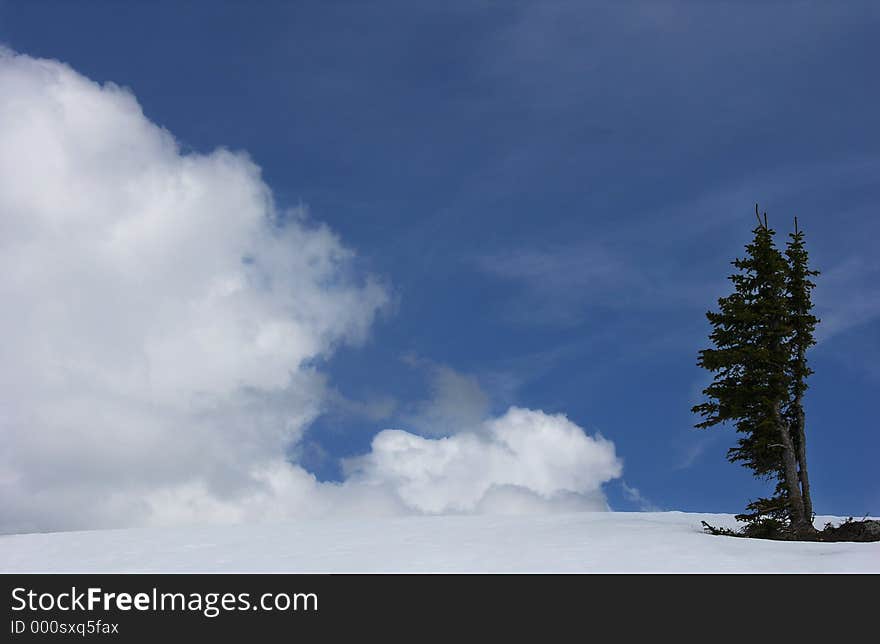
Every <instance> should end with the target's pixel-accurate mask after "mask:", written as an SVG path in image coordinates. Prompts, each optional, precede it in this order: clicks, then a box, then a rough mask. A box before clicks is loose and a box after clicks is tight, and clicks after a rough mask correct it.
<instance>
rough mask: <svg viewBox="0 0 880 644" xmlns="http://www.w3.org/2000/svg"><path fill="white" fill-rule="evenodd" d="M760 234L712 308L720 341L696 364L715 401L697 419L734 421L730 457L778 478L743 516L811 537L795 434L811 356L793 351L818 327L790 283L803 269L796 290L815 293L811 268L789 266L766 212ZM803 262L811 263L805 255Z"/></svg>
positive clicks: (706, 422)
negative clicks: (800, 313)
mask: <svg viewBox="0 0 880 644" xmlns="http://www.w3.org/2000/svg"><path fill="white" fill-rule="evenodd" d="M756 213H757V207H756ZM753 233H754V238H753V240H752V242H751V243H750V244H748V245H747V246H746V256H745V258H743V259H737V260H735V261H734V262H733V265H734V267H735V268H736V269H737V272H736V273H734V274H732V275H731V276H730V278H729V279H730V281H731V282H732V283H733V286H734V291H733V293H731V294H730V295H729V296H727V297H722V298H720V299H719V300H718V311H717V312H715V311H709V312H707V313H706V317H707V318H708V320H709V322H710V324H711V325H712V332H711V334H710V336H709V339H710V340H711V342H712V344H713V345H714V348H711V349H704V350H702V351H700V353H699V359H698V362H697V364H698V365H699V366H700V367H703V368H704V369H707V370H709V371H711V372H712V373H714V374H715V376H714V379H713V382H712V383H711V384H710V385H709V386H708V387H707V388H706V389H704V390H703V393H704V394H705V396H706V397H707V399H708V400H707V401H706V402H704V403H702V404H699V405H696V406H695V407H694V408H693V411H694V412H696V413H699V414H700V416H701V417H702V419H703V420H702V421H701V422H699V423H698V424H697V425H696V426H697V427H699V428H707V427H713V426H715V425H718V424H722V423H728V422H730V423H733V424H734V425H735V427H736V431H737V433H739V434H740V436H739V438H738V440H737V445H736V447H732V448H731V449H730V450H728V454H727V458H728V460H730V461H731V462H734V463H735V462H739V463H742V464H743V465H744V466H746V467H748V468H750V469H751V470H752V471H753V472H754V474H755V476H757V477H759V478H762V479H765V480H769V481H775V482H776V487H775V490H774V493H773V496H772V497H770V498H762V499H758V500H757V501H753V502H752V503H750V504H749V506H748V509H749V510H750V512H749V513H746V514H741V515H738V517H737V518H739V519H741V520H744V521H747V522H748V523H749V525H750V526H751V527H755V526H760V525H762V524H763V523H765V522H767V521H768V520H769V521H772V522H774V524H775V525H784V526H785V529H786V530H788V531H791V532H792V533H794V534H795V535H796V536H799V537H803V538H808V537H809V536H810V535H811V534H812V533H814V532H815V530H814V528H813V526H812V523H811V519H812V515H811V512H810V513H809V514H808V513H807V512H806V510H805V506H804V495H803V494H802V479H801V478H800V472H803V475H804V477H806V471H807V470H806V463H805V462H804V461H802V467H801V468H799V467H798V463H799V460H798V454H799V453H800V451H799V450H800V448H801V447H805V442H804V441H803V440H802V439H800V438H797V439H796V438H795V436H798V437H799V436H800V435H799V434H798V433H797V430H793V426H795V427H802V426H803V424H802V423H799V421H795V424H793V422H792V420H793V419H794V418H800V417H801V416H802V409H801V412H800V413H801V416H799V411H798V409H799V407H798V405H799V402H798V403H797V404H795V400H797V401H799V400H800V398H797V397H796V394H797V392H798V391H801V393H802V390H801V389H800V388H799V385H796V384H795V381H797V378H795V377H794V374H796V373H797V374H800V375H801V376H803V378H805V377H806V375H807V374H806V372H805V371H803V369H804V368H805V367H806V363H805V361H799V360H796V359H793V358H792V352H793V351H794V353H795V355H797V347H798V346H800V344H799V343H803V342H805V341H807V340H808V339H812V335H811V329H812V327H810V325H809V320H808V319H807V317H800V318H797V319H795V318H796V316H792V315H791V313H790V309H791V308H792V307H800V309H799V310H806V312H807V314H808V313H809V307H807V308H806V309H804V304H803V301H802V300H801V298H800V295H798V296H797V297H794V296H792V295H790V294H789V288H790V287H794V286H796V284H797V283H798V280H799V279H800V276H804V279H805V283H804V285H803V287H804V288H802V289H801V290H800V291H797V292H798V293H801V292H804V293H806V295H807V299H809V288H810V287H809V286H808V285H807V284H806V283H808V282H809V280H808V277H809V275H810V274H811V273H809V272H807V273H803V272H802V271H801V270H800V269H798V270H793V269H792V270H790V269H789V264H788V262H787V261H786V258H785V257H784V256H783V255H782V253H780V252H779V250H778V249H777V248H776V246H775V244H774V235H775V231H773V230H772V229H771V228H769V226H768V225H767V219H766V213H765V215H764V221H763V222H762V221H761V220H760V218H759V223H758V226H757V227H756V228H755V229H754V231H753ZM790 250H791V248H790ZM792 252H793V253H795V254H796V255H797V253H799V252H801V251H800V250H798V247H797V246H795V247H794V249H793V250H792ZM798 257H800V255H798ZM797 265H798V266H800V264H799V263H798V264H797ZM803 266H804V270H805V268H806V264H805V255H804V264H803ZM796 325H799V326H798V327H797V329H800V333H798V332H797V329H796ZM795 338H799V340H797V341H795ZM801 380H802V378H801ZM804 480H806V478H804Z"/></svg>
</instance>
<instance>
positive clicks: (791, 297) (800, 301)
mask: <svg viewBox="0 0 880 644" xmlns="http://www.w3.org/2000/svg"><path fill="white" fill-rule="evenodd" d="M785 256H786V258H787V260H788V273H787V275H786V290H787V292H788V311H789V316H790V318H789V319H790V325H791V329H792V334H791V339H790V348H789V355H790V359H789V360H790V361H789V371H790V374H789V378H790V385H789V387H790V391H789V400H790V402H789V406H788V409H787V410H786V418H787V419H788V422H789V424H790V426H791V428H792V438H793V440H794V444H795V450H796V455H797V462H798V476H799V479H800V485H801V492H802V494H803V499H804V513H805V514H806V516H807V518H809V519H812V517H813V501H812V498H811V495H810V477H809V475H808V473H807V440H806V428H805V414H804V407H803V398H804V392H806V390H807V382H806V380H807V378H808V377H809V376H810V374H812V373H813V370H812V369H810V367H809V366H808V364H807V349H809V348H810V347H811V346H813V345H814V344H816V340H815V337H814V332H815V329H816V325H817V324H818V323H819V320H818V318H816V317H815V316H814V315H813V314H812V309H813V302H812V299H811V294H812V290H813V287H815V286H816V285H815V284H814V283H813V282H812V280H811V278H812V277H815V276H816V275H818V274H819V271H813V270H810V268H809V264H808V255H807V249H806V247H805V245H804V233H803V232H802V231H801V230H798V224H797V218H796V217H795V220H794V232H793V233H790V234H789V240H788V244H787V247H786V249H785Z"/></svg>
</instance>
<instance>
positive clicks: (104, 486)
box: [0, 50, 621, 532]
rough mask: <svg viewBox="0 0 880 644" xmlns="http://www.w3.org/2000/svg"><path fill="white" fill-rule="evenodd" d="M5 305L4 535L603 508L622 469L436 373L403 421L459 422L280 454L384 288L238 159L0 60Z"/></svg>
mask: <svg viewBox="0 0 880 644" xmlns="http://www.w3.org/2000/svg"><path fill="white" fill-rule="evenodd" d="M0 301H2V303H3V315H2V316H0V432H2V442H0V531H3V532H10V531H29V530H55V529H76V528H101V527H110V526H129V525H164V524H175V523H192V522H240V521H257V520H263V519H278V518H287V517H303V516H306V517H313V516H327V515H331V514H332V515H339V514H343V515H358V514H370V515H376V514H407V513H414V512H417V513H436V512H504V513H509V512H533V511H534V512H537V511H565V510H575V509H605V508H606V504H605V499H604V496H603V494H602V491H601V485H602V483H603V482H604V481H607V480H609V479H611V478H614V477H617V476H619V475H620V469H621V465H620V462H619V460H618V459H617V458H616V456H615V453H614V446H613V444H611V443H610V442H609V441H607V440H605V439H603V438H602V437H599V436H597V437H589V436H587V435H586V434H585V433H584V432H583V431H582V430H581V429H580V428H579V427H577V426H576V425H575V424H573V423H572V422H570V421H568V420H567V419H565V418H564V417H562V416H550V415H546V414H543V413H542V412H538V411H528V410H523V409H515V408H514V409H511V410H510V411H509V412H508V413H507V414H505V415H504V416H502V417H500V418H495V419H489V420H485V419H484V418H485V416H486V413H487V409H488V407H487V401H486V399H485V395H484V394H483V393H482V392H481V390H479V387H478V386H477V387H475V386H474V383H473V382H471V381H468V380H467V379H465V380H462V379H461V378H459V377H457V376H456V374H455V373H454V372H451V371H449V372H446V371H443V370H440V371H438V372H437V373H436V374H435V385H436V386H435V391H434V394H435V395H434V398H435V399H436V400H437V401H439V402H437V404H434V405H432V406H429V407H425V408H424V409H420V410H419V411H420V414H419V417H420V418H421V419H422V420H424V424H425V425H426V426H427V424H430V423H431V422H434V423H435V424H437V427H436V428H435V430H434V431H433V432H432V431H425V432H424V433H428V434H429V435H431V434H433V435H438V434H447V433H452V430H451V429H450V428H451V426H452V425H461V424H463V425H466V427H459V428H458V430H460V431H458V433H456V434H455V435H454V436H452V437H449V438H439V439H430V438H422V437H419V436H416V435H414V434H409V433H406V432H402V431H395V430H388V431H383V432H380V433H379V434H378V435H377V436H376V438H375V440H374V441H373V446H372V451H371V452H370V453H369V454H367V455H364V456H362V457H360V458H358V459H355V460H352V461H351V462H349V463H348V465H347V471H348V472H349V474H350V476H349V478H348V479H347V480H346V481H344V482H341V483H328V482H319V481H317V480H316V479H315V477H314V476H313V475H312V474H310V473H309V472H307V471H306V470H305V469H303V468H302V467H300V466H298V465H295V464H291V463H289V462H287V460H286V459H285V457H284V454H285V453H287V452H288V450H289V448H290V447H291V445H293V444H295V443H296V441H297V440H298V439H299V438H300V437H301V435H302V433H303V430H304V428H305V427H307V426H308V425H309V423H311V422H312V420H314V418H315V417H316V416H317V415H318V414H320V413H321V412H322V410H323V409H324V408H325V407H326V406H327V404H328V403H329V402H332V398H333V395H334V393H333V389H332V387H331V386H329V385H328V384H327V383H326V382H325V377H324V376H323V375H322V374H321V373H320V371H319V370H318V369H317V367H316V366H315V365H316V364H319V363H320V360H321V359H323V358H326V357H327V356H329V355H331V354H332V353H333V351H334V350H335V348H336V347H338V346H339V345H340V344H343V343H352V344H356V343H359V342H361V341H363V340H364V338H365V337H366V336H367V334H368V332H369V329H370V326H371V324H372V322H373V320H374V318H375V316H376V314H377V312H378V311H379V310H381V309H382V308H383V307H384V306H385V305H386V303H387V302H388V294H387V289H386V288H384V287H383V285H382V284H381V282H380V281H379V280H377V279H375V278H373V277H371V276H369V275H362V274H359V272H358V271H357V269H356V261H355V257H354V254H353V253H352V251H351V250H349V249H348V248H347V247H345V246H344V245H343V244H342V243H341V242H340V240H339V239H338V238H337V237H336V235H334V234H333V232H332V231H330V230H329V229H328V228H327V227H326V226H322V225H319V224H317V223H315V222H314V221H312V220H311V219H310V218H309V216H308V214H307V213H306V212H305V211H304V210H302V209H297V210H292V211H283V212H282V211H279V210H278V209H277V208H276V206H275V204H274V202H273V197H272V193H271V191H270V190H269V188H268V187H267V186H266V184H265V183H264V182H263V181H262V179H261V177H260V171H259V168H258V167H257V166H256V165H255V164H254V163H253V162H252V161H251V160H250V159H249V158H248V157H247V156H246V155H244V154H241V153H234V152H230V151H227V150H223V149H218V150H215V151H213V152H211V153H209V154H195V153H184V152H183V151H181V149H180V147H179V145H178V144H177V142H176V141H175V139H174V138H173V136H172V135H171V134H170V133H169V132H167V131H165V130H164V129H162V128H161V127H159V126H157V125H156V124H154V123H152V122H150V120H149V119H147V118H146V117H145V116H144V114H143V112H142V111H141V108H140V106H139V105H138V103H137V101H136V100H135V98H134V96H133V95H132V94H131V92H129V91H128V90H125V89H122V88H120V87H117V86H115V85H113V84H104V85H100V84H97V83H95V82H92V81H91V80H89V79H87V78H85V77H83V76H81V75H80V74H78V73H77V72H76V71H74V70H73V69H71V68H70V67H68V66H66V65H64V64H62V63H60V62H57V61H50V60H38V59H34V58H31V57H28V56H22V55H17V54H14V53H12V52H9V51H6V50H0ZM461 400H466V401H469V404H468V405H466V409H465V410H464V412H461V410H459V412H461V413H464V416H462V415H461V413H459V412H456V413H458V415H456V413H453V411H455V410H452V411H450V410H451V409H452V407H454V405H452V404H451V403H450V401H453V402H454V401H461ZM447 403H450V404H447ZM465 412H466V413H465ZM376 413H377V416H376V417H377V418H380V417H382V416H383V415H387V414H388V413H390V412H389V411H388V410H385V409H384V408H383V410H378V411H377V412H376ZM417 429H419V428H417ZM421 429H422V430H424V429H425V427H421Z"/></svg>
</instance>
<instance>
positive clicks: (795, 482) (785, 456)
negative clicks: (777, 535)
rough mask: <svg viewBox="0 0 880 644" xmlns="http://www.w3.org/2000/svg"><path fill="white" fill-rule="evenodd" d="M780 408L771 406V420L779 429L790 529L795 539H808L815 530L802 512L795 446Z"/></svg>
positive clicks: (775, 405)
mask: <svg viewBox="0 0 880 644" xmlns="http://www.w3.org/2000/svg"><path fill="white" fill-rule="evenodd" d="M780 407H781V405H780V403H778V402H777V403H775V404H774V405H773V420H774V421H775V422H776V427H777V428H778V429H779V437H780V439H781V440H782V464H783V473H784V475H785V487H786V489H787V490H788V507H789V512H790V513H791V527H792V529H793V530H794V533H795V535H796V536H797V537H799V538H806V539H808V538H810V537H812V536H813V535H815V534H816V529H815V528H814V527H813V524H812V522H811V519H812V517H810V518H807V516H806V514H805V512H804V499H803V495H801V486H800V478H799V476H798V467H797V456H796V455H795V446H794V443H793V442H792V440H791V431H790V427H789V424H788V422H786V420H785V419H784V418H783V417H782V413H781V411H780Z"/></svg>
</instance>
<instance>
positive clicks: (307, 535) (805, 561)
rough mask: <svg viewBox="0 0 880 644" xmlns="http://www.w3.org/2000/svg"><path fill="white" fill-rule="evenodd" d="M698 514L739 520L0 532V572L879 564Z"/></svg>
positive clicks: (839, 567) (845, 567)
mask: <svg viewBox="0 0 880 644" xmlns="http://www.w3.org/2000/svg"><path fill="white" fill-rule="evenodd" d="M701 519H704V520H706V521H709V522H710V523H713V524H715V525H728V526H733V525H735V521H734V520H733V517H731V516H730V515H722V514H687V513H681V512H657V513H623V512H601V513H600V512H597V513H581V514H565V515H544V516H531V517H523V516H435V517H411V518H395V519H347V520H320V521H317V520H313V521H301V522H295V523H280V524H261V525H248V526H233V527H222V528H218V527H192V528H174V529H168V528H163V529H137V530H105V531H92V532H65V533H52V534H27V535H5V536H2V537H0V571H3V572H16V571H27V572H128V571H132V572H373V571H375V572H397V571H400V572H451V571H457V572H458V571H461V572H742V571H755V572H771V571H785V572H880V543H781V542H773V541H760V540H752V539H736V538H730V537H714V536H710V535H707V534H704V533H702V532H701V529H700V520H701ZM826 520H829V518H828V517H820V518H819V519H817V521H816V524H817V525H819V526H821V525H823V524H824V522H825V521H826Z"/></svg>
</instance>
